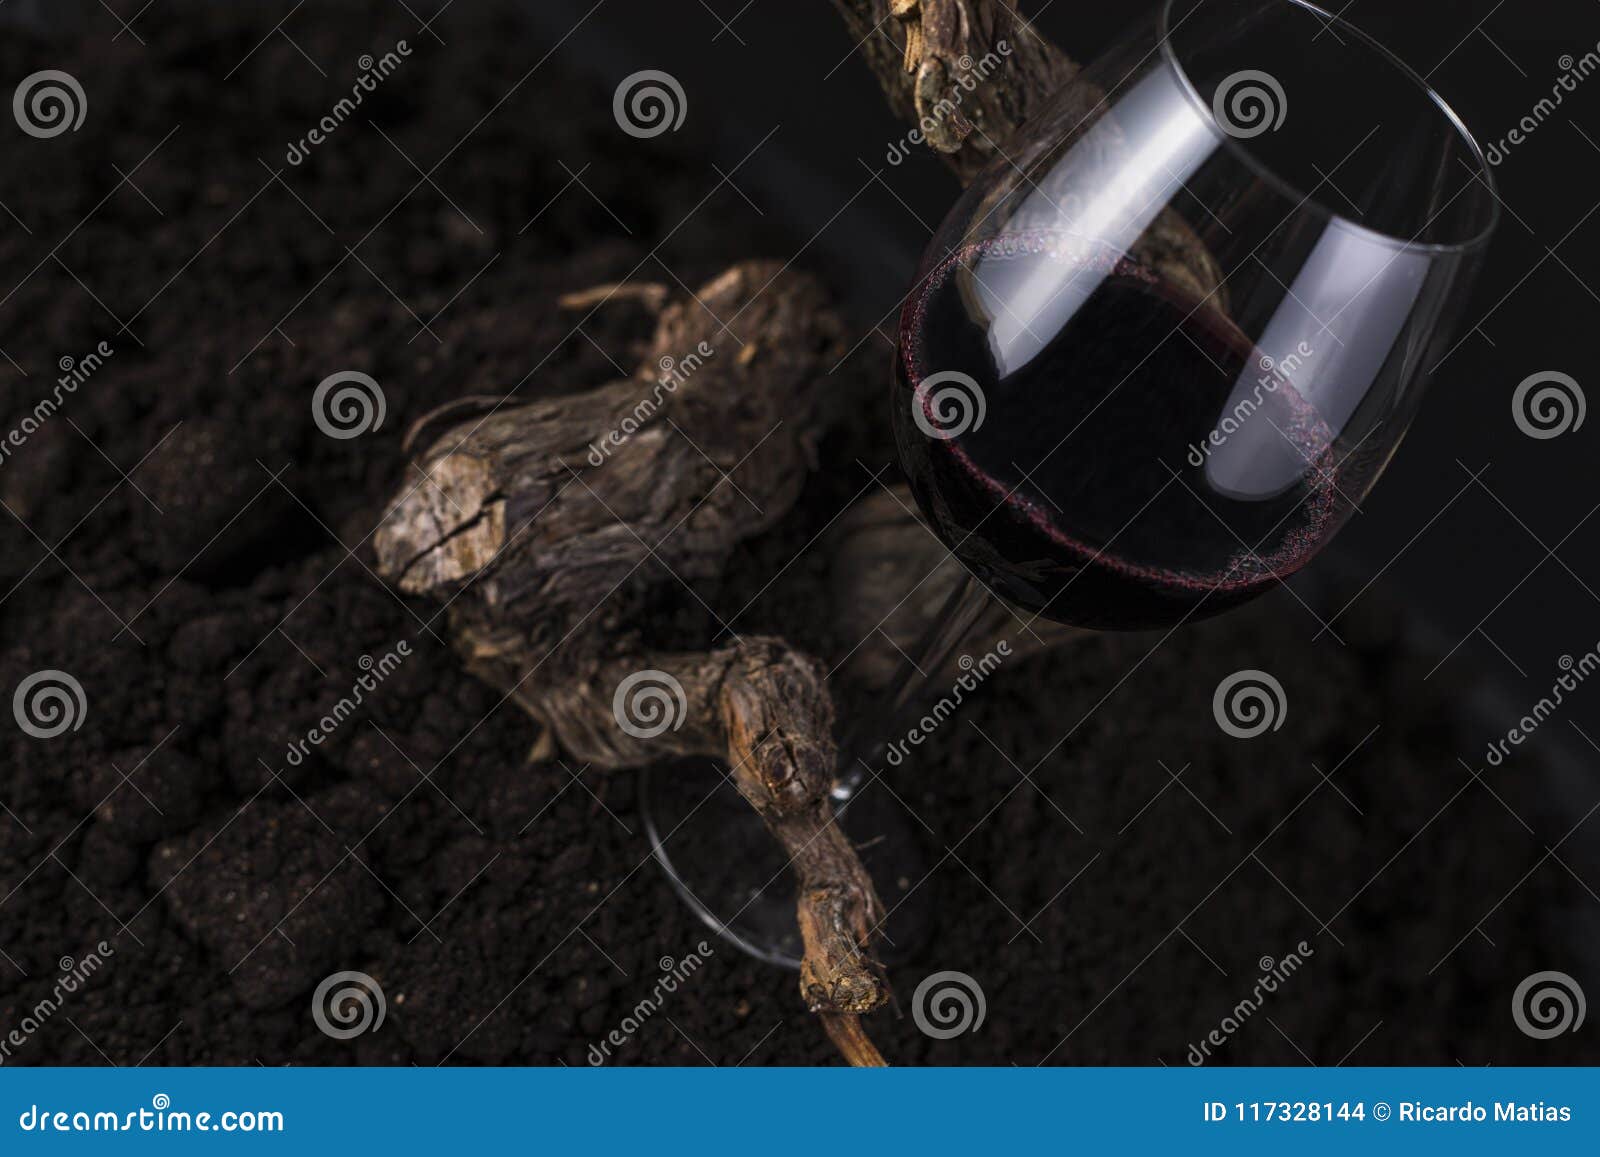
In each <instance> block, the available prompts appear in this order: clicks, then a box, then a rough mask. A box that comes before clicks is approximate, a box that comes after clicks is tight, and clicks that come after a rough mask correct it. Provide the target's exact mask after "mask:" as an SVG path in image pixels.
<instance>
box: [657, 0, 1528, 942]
mask: <svg viewBox="0 0 1600 1157" xmlns="http://www.w3.org/2000/svg"><path fill="white" fill-rule="evenodd" d="M1001 154H1002V155H1001V156H1000V157H999V158H998V159H997V160H996V161H995V162H994V164H993V165H992V166H991V167H990V168H989V169H988V170H987V172H986V173H985V174H983V175H982V176H980V177H979V178H978V179H977V180H976V181H974V182H973V184H972V185H971V186H970V187H969V188H968V189H967V190H966V192H965V193H964V194H963V195H962V197H961V198H960V200H959V201H958V202H957V203H956V205H955V207H954V208H953V209H952V210H951V211H950V214H949V216H948V217H946V219H945V221H944V223H943V224H942V225H941V226H940V228H939V229H938V230H937V232H936V233H935V235H934V237H933V240H932V243H931V244H930V245H929V247H928V250H927V253H926V256H925V257H924V259H923V262H922V266H921V268H920V270H919V272H918V276H917V279H916V282H915V284H914V285H913V287H912V289H911V292H910V293H909V294H908V296H907V298H906V301H905V304H904V309H903V313H902V316H901V324H900V333H899V343H898V350H897V355H896V358H895V372H894V385H893V388H892V402H893V404H892V407H891V409H892V414H893V422H894V432H895V441H896V444H897V447H898V450H899V454H900V458H901V462H902V464H903V466H904V468H905V471H906V474H907V476H908V478H909V480H910V484H911V488H912V492H913V493H914V494H915V496H916V500H917V503H918V505H919V506H920V508H921V511H922V514H923V515H924V517H925V518H926V520H927V523H928V525H929V526H930V527H931V528H932V530H933V531H934V533H936V534H937V535H938V537H939V539H940V540H941V541H942V542H943V544H944V545H945V547H946V548H947V549H948V550H949V551H950V552H951V553H952V554H953V555H954V557H955V558H956V559H958V560H959V561H960V562H961V564H962V565H963V567H964V568H965V570H966V572H967V577H966V579H965V581H964V585H963V586H962V588H961V589H960V590H958V591H957V593H956V594H955V595H953V596H952V597H951V599H950V602H949V603H948V604H947V606H946V608H945V610H944V612H943V613H942V614H941V615H940V616H939V619H938V621H936V622H935V623H934V624H932V626H931V628H930V633H929V637H928V640H927V641H926V642H925V644H924V646H923V647H922V648H921V649H920V653H914V655H913V658H914V660H915V662H914V663H913V662H908V663H907V664H906V666H905V668H904V669H903V671H902V672H901V677H900V678H898V679H897V680H896V681H895V684H894V686H893V690H892V693H891V699H890V702H889V703H888V704H886V705H881V706H880V707H879V709H878V710H877V711H875V712H873V713H870V714H867V715H865V716H864V717H862V718H861V719H858V720H857V721H855V724H854V728H853V732H852V735H853V738H852V739H851V740H849V741H848V743H847V745H846V750H845V753H844V754H845V756H846V757H848V758H846V759H842V760H841V766H844V767H847V768H848V767H855V768H856V776H855V777H849V776H847V777H846V778H845V779H844V781H843V782H842V783H841V787H840V789H839V790H838V791H837V792H836V793H835V794H836V797H837V798H838V800H839V801H840V802H841V803H842V804H843V805H844V807H843V815H842V818H841V821H840V822H841V823H842V824H844V825H846V830H847V831H848V832H849V833H850V834H851V835H852V838H853V839H856V840H857V841H858V842H865V843H866V844H867V845H868V846H869V847H870V848H871V850H872V852H873V854H874V856H875V857H876V860H877V862H876V864H875V865H873V866H872V870H873V871H874V878H875V879H876V880H878V882H879V883H880V886H881V887H882V886H885V881H888V884H887V886H886V894H885V895H884V900H885V903H886V905H887V906H888V908H889V909H890V912H891V920H893V919H895V918H896V916H895V914H896V913H899V914H900V916H901V917H905V916H908V915H909V916H915V915H916V913H914V912H911V911H909V907H910V906H909V905H907V904H905V903H904V902H903V901H904V897H905V896H906V895H911V896H913V897H916V896H917V893H918V891H919V889H918V888H917V887H916V884H917V883H920V877H919V876H918V875H917V873H915V872H908V871H906V870H905V869H904V868H903V867H902V866H898V857H899V856H900V855H902V854H903V853H904V852H905V850H906V848H907V847H908V846H909V845H910V844H911V843H913V842H914V841H911V840H908V839H906V838H905V837H906V834H907V833H905V832H904V831H899V830H896V827H895V825H896V824H897V823H898V824H900V825H901V827H904V814H903V809H899V810H900V814H899V815H898V816H897V815H896V814H895V813H896V810H897V809H892V808H889V809H882V808H880V809H879V810H878V813H877V814H875V815H873V816H871V817H870V818H869V817H867V816H866V815H865V812H866V809H865V808H862V809H860V810H861V811H862V813H863V814H862V815H859V816H858V815H854V814H853V813H855V812H856V811H857V808H856V806H855V805H856V803H857V798H856V797H855V796H853V795H852V789H853V785H854V783H855V782H858V781H859V776H860V769H861V767H863V766H865V767H876V766H878V764H877V763H876V762H875V761H874V759H873V757H872V756H873V752H874V751H875V750H876V749H881V747H882V745H883V744H884V743H886V742H890V741H892V739H893V737H894V736H895V733H896V730H897V727H896V724H897V721H898V718H899V717H900V715H901V714H902V712H901V710H900V708H901V707H903V706H904V705H905V704H908V703H913V702H916V701H917V700H918V699H919V695H920V692H919V688H920V687H921V686H922V685H923V684H924V683H925V682H926V680H925V679H924V677H922V676H920V675H918V671H921V672H927V673H930V674H932V673H936V672H939V671H940V670H941V669H942V668H943V666H944V664H945V663H946V661H947V660H948V659H949V657H950V654H951V653H952V650H953V648H954V647H955V646H956V645H957V644H958V643H959V642H960V638H961V635H962V631H963V630H964V627H965V625H966V624H968V623H970V622H972V621H973V619H974V618H975V617H976V615H977V613H978V611H979V610H980V609H981V608H982V607H983V606H984V604H985V603H987V602H988V601H989V600H990V599H991V598H992V597H995V596H998V597H999V598H1001V599H1004V600H1005V601H1006V602H1008V603H1009V604H1010V605H1011V607H1012V608H1013V610H1014V611H1015V612H1016V613H1017V614H1019V615H1020V616H1021V619H1022V623H1021V625H1019V626H1018V630H1019V631H1020V630H1023V629H1026V628H1027V627H1028V626H1031V624H1032V623H1033V622H1034V621H1035V620H1036V619H1037V618H1039V617H1044V618H1046V619H1050V620H1054V621H1056V622H1059V623H1064V624H1068V625H1070V626H1073V627H1079V628H1086V629H1093V630H1128V629H1143V628H1168V629H1170V628H1174V627H1176V626H1178V625H1181V624H1184V623H1187V622H1190V621H1194V620H1197V619H1200V618H1204V617H1207V616H1210V615H1215V614H1218V613H1220V612H1222V611H1224V610H1227V609H1228V608H1230V607H1234V606H1237V605H1239V604H1240V603H1243V602H1245V601H1247V600H1249V599H1251V598H1254V597H1256V596H1257V595H1260V594H1262V593H1264V592H1265V591H1268V590H1270V589H1272V588H1273V587H1274V586H1276V585H1277V584H1278V583H1279V582H1281V581H1282V580H1283V579H1284V578H1286V577H1287V576H1289V575H1291V574H1293V573H1294V572H1295V571H1297V570H1299V569H1300V568H1301V567H1303V566H1305V565H1306V564H1307V563H1309V562H1310V561H1311V560H1312V559H1313V558H1314V557H1316V555H1317V554H1318V553H1319V552H1320V551H1321V550H1322V549H1323V548H1324V547H1325V546H1326V545H1327V544H1328V542H1329V541H1330V540H1331V539H1332V538H1333V536H1334V535H1335V534H1336V533H1337V532H1338V530H1339V528H1340V527H1341V526H1342V525H1343V523H1344V522H1345V520H1346V519H1347V518H1348V517H1349V515H1350V514H1351V512H1352V511H1356V510H1358V509H1359V504H1360V503H1361V502H1362V500H1363V499H1364V498H1365V497H1366V495H1367V494H1368V492H1369V491H1370V490H1371V489H1372V486H1373V485H1374V483H1375V482H1376V481H1377V479H1378V476H1379V474H1380V473H1381V472H1382V470H1383V468H1384V466H1385V465H1386V464H1387V462H1388V461H1389V458H1390V457H1391V456H1392V455H1393V453H1394V452H1395V450H1396V448H1397V447H1398V445H1399V443H1400V440H1401V438H1402V436H1403V435H1404V434H1405V431H1406V429H1407V427H1408V426H1409V424H1410V422H1411V420H1412V418H1413V416H1414V415H1415V413H1416V410H1417V405H1418V403H1419V402H1420V400H1421V395H1422V387H1423V385H1424V384H1425V382H1426V379H1427V376H1428V372H1429V369H1430V367H1431V364H1432V362H1433V361H1434V359H1436V358H1437V357H1438V356H1439V355H1440V352H1441V351H1442V349H1443V345H1444V343H1445V342H1447V341H1448V340H1449V337H1450V331H1451V329H1452V327H1453V326H1454V325H1455V323H1456V322H1457V321H1458V319H1459V313H1460V311H1461V309H1462V307H1463V304H1464V299H1465V296H1466V292H1467V289H1468V286H1469V284H1470V282H1471V280H1472V277H1473V275H1474V274H1475V272H1476V270H1477V267H1478V265H1479V263H1480V259H1481V256H1482V253H1483V250H1484V248H1485V245H1486V243H1487V241H1488V239H1489V237H1490V235H1491V233H1492V232H1493V230H1494V227H1495V224H1496V222H1497V219H1498V209H1499V201H1498V198H1497V196H1496V194H1495V192H1494V183H1493V177H1492V174H1491V171H1490V168H1489V165H1488V164H1487V162H1486V161H1485V159H1484V156H1483V153H1482V151H1481V150H1480V149H1479V147H1478V145H1477V143H1476V142H1475V141H1474V140H1473V139H1472V137H1471V135H1470V134H1469V133H1468V132H1467V130H1466V129H1465V127H1464V126H1463V125H1462V123H1461V121H1460V119H1459V118H1458V117H1457V116H1456V115H1455V113H1454V112H1452V111H1451V109H1450V107H1449V106H1448V105H1447V104H1446V103H1445V102H1444V101H1443V100H1442V99H1441V98H1440V97H1439V96H1438V95H1437V94H1436V93H1434V92H1433V91H1432V90H1431V89H1430V88H1429V87H1428V85H1427V82H1426V81H1425V80H1424V79H1423V78H1422V77H1421V76H1419V75H1418V74H1417V73H1416V72H1414V71H1413V70H1412V69H1410V68H1409V67H1408V66H1406V65H1405V64H1404V63H1402V62H1401V61H1400V60H1399V59H1398V58H1396V57H1395V56H1394V55H1393V54H1391V53H1390V52H1389V51H1387V50H1386V49H1384V48H1383V47H1382V46H1381V45H1380V44H1378V43H1377V42H1376V41H1375V40H1373V39H1372V38H1371V37H1369V36H1367V35H1366V34H1365V33H1363V32H1361V31H1360V30H1359V29H1357V28H1355V27H1353V26H1352V25H1351V24H1349V23H1348V22H1347V21H1345V20H1342V19H1340V18H1339V17H1337V16H1334V15H1331V14H1329V13H1328V12H1325V11H1323V10H1322V9H1320V8H1318V7H1316V6H1315V5H1313V4H1310V3H1306V2H1305V0H1166V2H1165V3H1163V4H1162V5H1161V6H1160V8H1159V10H1158V11H1157V12H1156V13H1155V14H1154V15H1153V17H1152V19H1151V20H1150V21H1148V22H1147V23H1146V24H1144V25H1143V26H1141V27H1140V29H1139V30H1138V31H1137V32H1135V33H1134V34H1132V35H1130V36H1129V37H1127V38H1126V39H1124V40H1123V42H1122V43H1121V44H1120V46H1119V47H1117V48H1116V49H1114V50H1113V51H1111V52H1110V53H1108V54H1107V55H1106V56H1105V57H1104V58H1102V59H1101V60H1100V61H1098V62H1097V63H1096V64H1094V65H1093V66H1091V67H1089V68H1086V69H1084V70H1083V71H1082V72H1081V73H1079V74H1078V75H1077V76H1076V77H1075V78H1074V80H1073V81H1072V82H1071V83H1070V84H1069V85H1068V86H1067V87H1066V88H1064V89H1063V90H1062V91H1061V92H1060V93H1059V94H1057V95H1056V96H1055V97H1053V98H1052V100H1051V102H1050V104H1049V106H1048V107H1047V108H1046V109H1045V110H1044V111H1043V112H1042V113H1041V114H1039V115H1038V116H1037V117H1035V118H1034V119H1033V120H1032V121H1030V122H1029V123H1028V124H1027V125H1025V126H1024V127H1023V128H1022V129H1021V130H1020V131H1019V133H1018V134H1017V135H1016V136H1015V137H1014V138H1013V139H1011V140H1010V141H1009V142H1007V143H1005V144H1004V146H1003V148H1002V150H1001ZM923 750H928V749H926V748H924V749H923ZM913 758H915V757H914V756H913ZM730 802H736V801H730ZM863 802H864V801H863ZM690 808H692V801H680V806H678V807H676V808H665V809H663V808H662V807H661V806H660V803H659V801H658V800H655V799H651V801H650V807H649V809H648V810H647V816H649V817H650V818H651V819H652V829H651V831H652V838H653V839H654V840H655V841H656V848H657V854H658V856H659V857H660V858H661V860H662V862H663V864H665V865H666V866H667V867H668V870H669V871H670V872H672V873H673V877H674V879H675V880H676V881H677V882H678V883H679V885H680V888H681V889H682V890H683V891H684V893H685V895H686V896H687V897H690V900H691V903H693V904H695V906H696V907H697V910H699V911H700V912H701V914H702V915H703V916H704V917H705V918H706V919H707V920H708V922H710V923H711V924H712V926H713V927H716V928H718V929H719V930H721V931H723V932H724V933H725V934H727V935H729V936H730V938H731V939H733V940H734V941H735V942H736V943H739V944H740V945H741V946H742V947H745V948H746V949H747V950H750V951H752V952H754V953H756V954H757V955H761V956H763V957H765V958H767V959H773V960H780V961H792V960H793V959H794V958H795V957H796V956H797V955H798V938H797V937H796V936H794V934H793V932H792V931H791V929H792V926H793V923H794V915H793V892H792V887H791V886H789V885H788V884H787V880H786V877H785V876H784V875H783V874H782V872H781V863H782V861H781V859H777V866H778V872H777V874H776V876H775V877H774V878H768V875H769V873H768V869H770V868H771V867H772V864H770V863H769V864H768V865H767V868H763V869H761V870H759V871H756V872H754V873H751V874H746V873H745V872H744V871H743V869H742V867H741V866H740V864H739V861H740V860H742V858H743V853H744V850H745V845H744V844H742V843H741V844H739V845H738V846H737V847H735V845H733V844H731V843H729V842H728V838H727V834H726V832H724V833H723V835H722V836H721V837H720V838H719V842H718V843H717V844H716V845H714V846H715V847H716V849H717V855H716V856H715V857H713V859H714V860H715V861H716V866H715V867H712V866H708V864H707V863H706V862H705V860H704V859H701V860H699V861H697V862H694V863H693V865H692V866H693V870H692V871H688V870H686V866H687V864H688V861H687V860H686V858H685V857H681V856H679V855H678V849H677V847H676V846H675V841H676V839H677V838H678V837H676V836H673V835H671V834H670V833H671V831H672V827H671V824H670V823H669V822H667V820H668V819H670V820H671V821H672V822H682V819H683V816H684V815H686V814H688V810H689V809H690ZM725 818H726V820H727V821H729V822H736V821H733V819H732V816H731V815H729V816H727V817H725ZM719 822H720V819H719ZM750 834H751V836H752V837H753V840H757V841H758V840H759V839H762V838H765V837H763V836H762V834H761V833H760V832H759V831H756V830H752V831H751V833H750ZM768 842H769V843H770V840H769V841H768ZM774 858H776V856H775V853H774ZM719 874H720V875H721V876H722V877H723V878H722V879H717V878H716V877H717V876H718V875H719ZM735 880H737V882H735ZM908 880H909V881H912V882H911V883H909V884H908ZM917 902H921V903H924V904H925V903H926V892H923V894H922V897H921V898H920V901H917ZM902 909H906V911H902ZM916 922H917V921H916V920H911V921H910V923H911V924H913V925H915V923H916ZM894 940H895V942H896V943H897V944H903V940H902V938H901V937H898V936H897V937H894Z"/></svg>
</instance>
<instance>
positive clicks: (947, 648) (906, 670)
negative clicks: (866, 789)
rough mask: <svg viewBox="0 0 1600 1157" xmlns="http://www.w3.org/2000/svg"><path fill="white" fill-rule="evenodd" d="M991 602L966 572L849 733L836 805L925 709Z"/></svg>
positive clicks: (837, 782)
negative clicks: (937, 679)
mask: <svg viewBox="0 0 1600 1157" xmlns="http://www.w3.org/2000/svg"><path fill="white" fill-rule="evenodd" d="M988 601H989V592H988V591H986V590H985V589H984V588H983V584H981V583H980V582H978V580H977V579H975V578H973V577H972V575H971V573H969V572H967V571H965V570H963V571H962V575H961V581H960V582H959V583H958V584H957V585H956V588H955V589H954V590H953V591H951V592H950V597H949V598H947V599H946V600H945V603H944V606H943V607H941V608H940V609H939V613H938V614H937V615H935V616H934V617H933V621H932V622H930V623H929V624H928V627H927V629H926V630H925V631H924V632H923V636H922V640H921V642H919V643H918V644H917V646H916V648H915V649H914V650H913V651H912V653H911V654H909V655H906V656H904V657H903V658H902V659H901V660H900V666H899V668H898V669H897V670H896V671H895V673H894V677H893V678H892V679H890V680H889V682H888V684H887V685H886V686H885V688H884V689H883V691H882V692H881V693H880V694H879V696H878V699H877V702H876V703H874V704H873V706H872V707H871V709H870V710H869V711H867V712H866V713H865V714H863V715H859V716H857V717H856V719H855V721H854V722H853V723H852V724H851V725H850V728H849V730H848V731H847V732H846V733H845V736H844V740H843V742H841V743H840V745H839V775H838V778H837V779H836V780H835V781H834V786H833V798H834V801H835V802H836V803H837V802H843V801H845V800H848V799H849V798H850V797H851V796H853V795H854V794H855V792H856V789H857V788H858V787H860V786H861V782H862V780H864V779H865V778H866V774H867V769H868V768H871V767H875V766H877V760H878V757H879V756H880V755H882V753H883V751H884V749H885V748H887V747H888V745H889V741H890V739H891V738H892V737H893V736H894V734H895V732H896V730H897V727H898V725H899V723H900V722H901V720H903V719H904V718H905V717H906V716H907V715H908V714H910V713H911V709H912V708H914V707H919V706H921V705H922V703H923V701H924V699H925V698H926V697H927V690H928V684H929V683H930V682H931V681H932V679H933V677H934V676H935V675H937V674H938V673H939V672H940V671H941V670H943V669H944V666H945V663H946V662H948V661H949V659H950V655H951V652H953V651H954V650H955V649H956V647H957V646H958V645H960V643H961V641H962V640H963V639H965V638H966V637H967V632H969V631H970V630H972V624H973V623H975V622H977V619H978V616H979V615H980V614H982V613H983V609H984V607H985V606H986V605H987V604H988Z"/></svg>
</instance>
